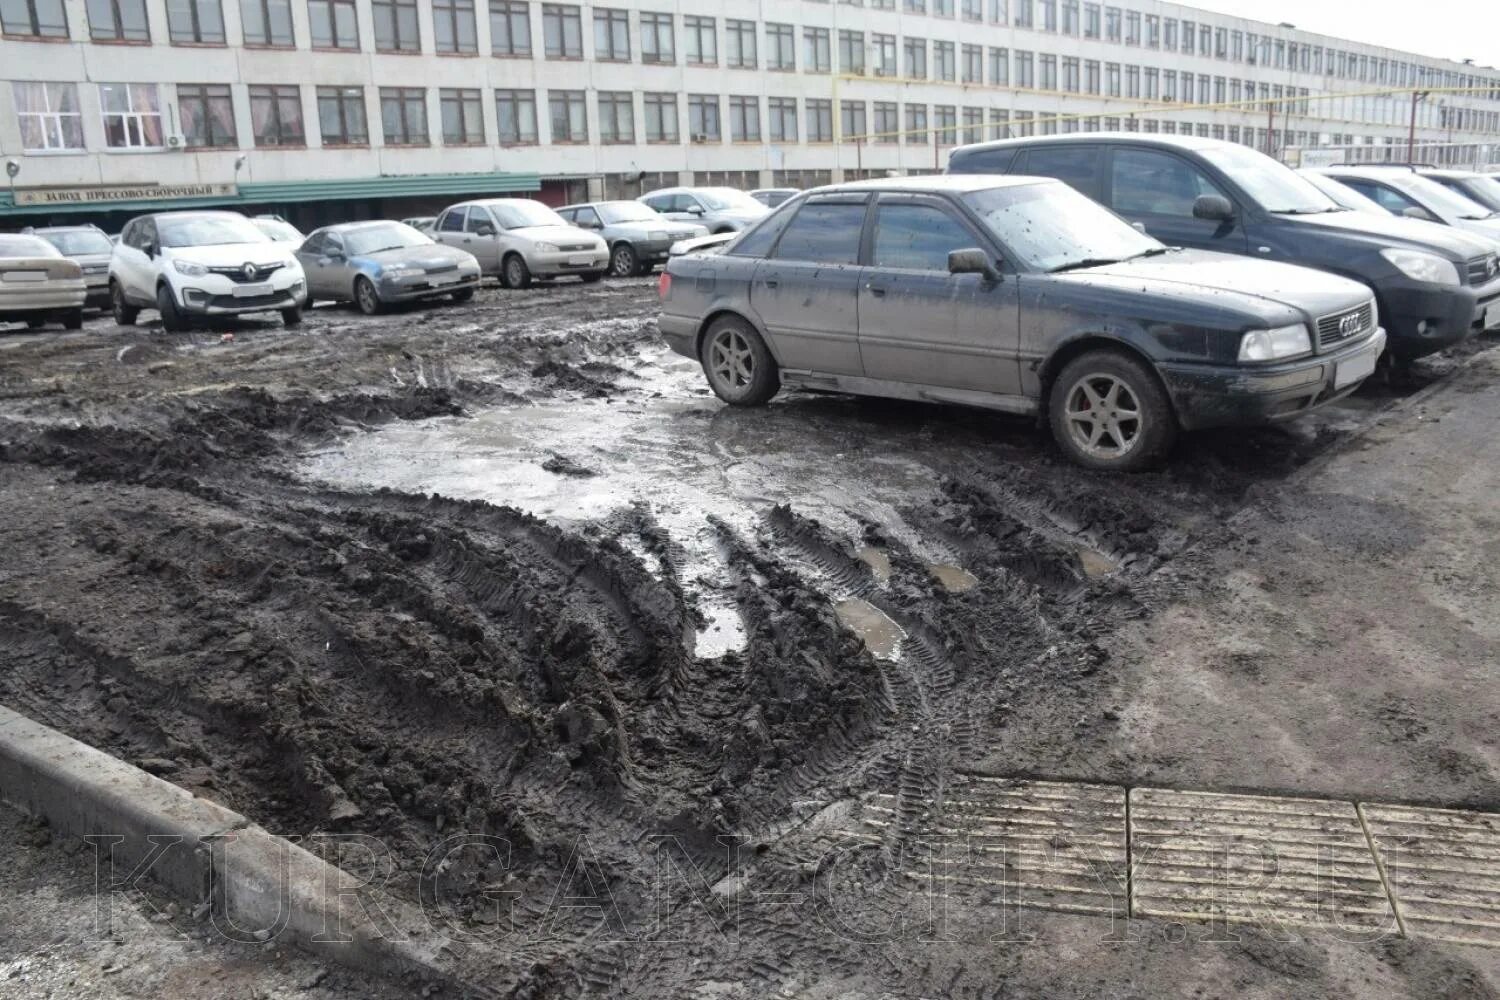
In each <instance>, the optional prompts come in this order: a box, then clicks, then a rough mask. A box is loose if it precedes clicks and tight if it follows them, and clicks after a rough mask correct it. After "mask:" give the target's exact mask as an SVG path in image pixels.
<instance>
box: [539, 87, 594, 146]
mask: <svg viewBox="0 0 1500 1000" xmlns="http://www.w3.org/2000/svg"><path fill="white" fill-rule="evenodd" d="M547 118H548V120H549V121H550V123H551V127H552V141H553V142H554V143H577V142H588V141H589V117H588V109H587V108H585V107H584V103H583V91H581V90H549V91H547Z"/></svg>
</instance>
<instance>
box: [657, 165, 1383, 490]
mask: <svg viewBox="0 0 1500 1000" xmlns="http://www.w3.org/2000/svg"><path fill="white" fill-rule="evenodd" d="M659 292H660V296H661V302H662V315H661V331H662V334H663V335H664V336H665V337H666V339H667V341H668V342H669V343H670V344H671V346H672V347H673V349H674V350H676V351H677V352H678V353H680V354H684V355H687V356H688V357H692V358H696V359H698V360H699V361H700V362H701V363H702V365H703V369H704V372H705V374H706V375H707V376H708V381H709V384H710V385H711V386H712V387H713V390H714V392H715V393H717V394H718V396H719V397H720V398H721V399H723V400H724V401H725V402H728V403H731V404H734V405H738V406H754V405H758V404H762V403H765V402H767V401H768V400H769V399H770V398H771V397H772V396H774V395H776V393H777V391H778V390H779V389H781V388H782V387H783V386H788V387H799V388H805V389H812V390H824V391H833V392H849V393H856V394H861V395H873V396H890V397H895V398H901V399H914V400H926V401H930V402H940V403H962V404H968V405H974V406H983V407H989V408H992V409H997V410H1004V411H1006V412H1010V413H1019V414H1031V415H1037V416H1041V417H1044V418H1045V419H1046V420H1047V422H1048V423H1049V424H1050V425H1051V428H1052V433H1053V435H1054V437H1055V438H1056V439H1057V442H1058V444H1059V445H1060V446H1061V447H1062V449H1063V450H1064V451H1065V452H1066V453H1067V454H1068V455H1069V456H1070V457H1071V458H1072V459H1073V460H1074V461H1076V462H1078V463H1079V464H1081V465H1085V466H1088V467H1090V468H1096V469H1109V470H1122V471H1128V470H1134V469H1140V468H1144V467H1146V466H1149V465H1151V464H1153V463H1154V462H1156V461H1157V460H1159V459H1160V458H1162V457H1163V456H1164V455H1165V454H1166V453H1167V451H1168V450H1169V449H1170V448H1171V446H1172V442H1173V441H1174V439H1175V438H1176V436H1177V433H1178V431H1179V429H1188V430H1191V429H1196V428H1202V427H1212V426H1224V425H1232V424H1248V423H1260V422H1266V421H1274V420H1282V419H1286V418H1290V417H1294V416H1296V415H1298V414H1301V413H1306V412H1307V411H1309V410H1311V409H1313V408H1314V407H1317V406H1321V405H1322V404H1325V403H1327V402H1329V401H1331V400H1334V399H1338V398H1339V397H1341V396H1344V395H1347V394H1348V393H1350V392H1352V391H1354V389H1355V388H1356V387H1357V386H1358V385H1359V384H1360V383H1361V382H1362V381H1364V379H1365V378H1367V377H1368V376H1369V375H1370V373H1371V372H1373V371H1374V370H1375V363H1376V359H1377V358H1379V356H1380V353H1381V351H1382V350H1383V349H1384V348H1385V331H1384V330H1382V329H1380V327H1379V325H1378V323H1377V316H1376V311H1375V302H1374V299H1373V297H1372V296H1371V294H1370V290H1369V289H1368V288H1366V287H1365V286H1363V285H1360V284H1358V283H1356V282H1353V281H1349V280H1348V279H1345V278H1340V277H1338V276H1336V275H1330V274H1326V273H1324V272H1321V271H1314V270H1311V269H1308V268H1302V267H1296V266H1293V265H1289V264H1276V263H1271V262H1267V261H1256V260H1247V259H1245V258H1243V257H1236V256H1230V255H1227V254H1219V253H1214V252H1211V251H1203V250H1180V249H1172V248H1169V247H1166V246H1164V245H1162V244H1161V243H1158V242H1157V241H1156V240H1154V239H1152V238H1151V237H1149V236H1146V235H1143V234H1142V233H1140V232H1138V231H1137V230H1135V229H1134V228H1132V227H1131V226H1130V225H1128V224H1127V223H1125V222H1124V221H1122V220H1121V219H1120V218H1119V217H1118V216H1116V215H1114V214H1113V213H1111V212H1109V211H1108V210H1107V209H1105V208H1102V207H1101V206H1099V205H1098V204H1096V203H1095V202H1093V201H1090V200H1089V199H1088V198H1085V197H1084V196H1083V195H1081V194H1079V193H1078V192H1076V191H1074V190H1073V189H1072V188H1070V187H1068V186H1067V185H1066V184H1063V183H1061V182H1060V181H1055V180H1049V179H1044V178H1037V177H992V176H991V177H987V176H949V177H911V178H894V179H889V180H876V181H860V182H857V183H852V184H844V185H838V186H835V187H826V188H819V189H817V190H815V191H811V192H808V193H807V194H804V195H802V196H801V197H798V198H795V199H793V200H791V201H789V202H787V203H786V204H785V205H783V206H782V207H781V208H780V209H778V210H777V211H776V212H774V213H773V214H771V215H770V216H768V217H767V218H766V219H764V220H763V221H761V222H760V223H758V224H756V225H755V226H754V227H752V228H750V229H747V230H746V232H745V233H744V234H742V235H741V236H740V237H739V238H738V239H737V240H735V242H734V243H733V244H731V245H730V246H729V247H728V248H727V249H726V250H725V251H724V252H723V253H719V254H712V255H709V254H695V253H689V254H685V255H683V256H681V257H676V258H673V259H672V261H671V263H670V264H669V265H668V267H667V271H666V273H665V274H663V275H662V277H661V281H660V284H659Z"/></svg>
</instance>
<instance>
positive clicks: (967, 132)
mask: <svg viewBox="0 0 1500 1000" xmlns="http://www.w3.org/2000/svg"><path fill="white" fill-rule="evenodd" d="M983 141H984V109H983V108H964V143H965V144H968V143H974V142H983Z"/></svg>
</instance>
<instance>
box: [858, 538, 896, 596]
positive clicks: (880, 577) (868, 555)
mask: <svg viewBox="0 0 1500 1000" xmlns="http://www.w3.org/2000/svg"><path fill="white" fill-rule="evenodd" d="M856 554H857V555H858V556H859V559H860V562H862V563H864V564H865V565H866V566H868V567H870V572H871V573H873V574H875V582H876V583H878V584H880V585H881V586H885V585H886V584H887V583H890V582H891V557H890V556H889V555H887V554H886V552H885V550H884V549H877V548H876V547H875V546H873V545H866V546H864V547H863V548H861V549H860V550H859V552H858V553H856Z"/></svg>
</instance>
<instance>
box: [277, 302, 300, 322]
mask: <svg viewBox="0 0 1500 1000" xmlns="http://www.w3.org/2000/svg"><path fill="white" fill-rule="evenodd" d="M281 325H282V326H301V325H302V307H301V306H292V307H291V308H290V309H283V310H281Z"/></svg>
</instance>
